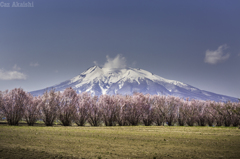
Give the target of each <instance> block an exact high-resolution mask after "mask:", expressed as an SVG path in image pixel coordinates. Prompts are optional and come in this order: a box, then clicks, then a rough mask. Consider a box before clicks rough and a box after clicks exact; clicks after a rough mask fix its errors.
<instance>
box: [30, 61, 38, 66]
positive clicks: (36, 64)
mask: <svg viewBox="0 0 240 159" xmlns="http://www.w3.org/2000/svg"><path fill="white" fill-rule="evenodd" d="M30 66H32V67H37V66H39V64H38V62H36V63H33V62H31V63H30Z"/></svg>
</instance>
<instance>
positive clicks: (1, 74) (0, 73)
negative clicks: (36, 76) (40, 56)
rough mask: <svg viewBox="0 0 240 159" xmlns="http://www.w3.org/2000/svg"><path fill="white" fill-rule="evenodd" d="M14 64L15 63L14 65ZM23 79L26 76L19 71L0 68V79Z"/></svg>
mask: <svg viewBox="0 0 240 159" xmlns="http://www.w3.org/2000/svg"><path fill="white" fill-rule="evenodd" d="M14 66H15V65H14ZM15 79H19V80H25V79H27V76H26V75H25V74H24V73H21V72H19V71H5V70H3V69H0V80H15Z"/></svg>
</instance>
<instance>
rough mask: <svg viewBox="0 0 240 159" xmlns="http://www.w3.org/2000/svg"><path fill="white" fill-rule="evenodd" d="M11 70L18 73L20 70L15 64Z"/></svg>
mask: <svg viewBox="0 0 240 159" xmlns="http://www.w3.org/2000/svg"><path fill="white" fill-rule="evenodd" d="M13 69H14V70H16V71H20V70H21V68H20V67H18V66H17V64H15V65H14V66H13Z"/></svg>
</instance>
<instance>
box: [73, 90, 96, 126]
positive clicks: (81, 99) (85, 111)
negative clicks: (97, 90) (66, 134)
mask: <svg viewBox="0 0 240 159" xmlns="http://www.w3.org/2000/svg"><path fill="white" fill-rule="evenodd" d="M91 102H92V97H91V94H89V93H87V92H83V93H81V94H78V102H77V104H76V111H75V113H74V121H75V123H76V124H77V125H78V126H84V125H85V123H86V122H87V120H88V118H89V113H90V106H91V104H92V103H91Z"/></svg>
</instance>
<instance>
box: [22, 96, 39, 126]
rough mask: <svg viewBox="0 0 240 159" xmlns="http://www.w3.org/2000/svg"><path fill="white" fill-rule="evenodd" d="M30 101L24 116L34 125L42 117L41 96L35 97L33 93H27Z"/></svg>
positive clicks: (30, 124)
mask: <svg viewBox="0 0 240 159" xmlns="http://www.w3.org/2000/svg"><path fill="white" fill-rule="evenodd" d="M27 96H28V102H27V104H26V107H25V111H24V118H25V120H26V121H27V124H28V125H29V126H33V125H34V124H35V123H36V122H37V120H38V119H39V117H40V103H41V97H40V96H38V97H33V96H32V95H31V94H27Z"/></svg>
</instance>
